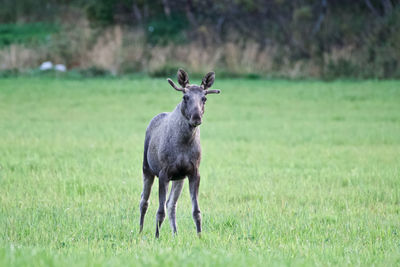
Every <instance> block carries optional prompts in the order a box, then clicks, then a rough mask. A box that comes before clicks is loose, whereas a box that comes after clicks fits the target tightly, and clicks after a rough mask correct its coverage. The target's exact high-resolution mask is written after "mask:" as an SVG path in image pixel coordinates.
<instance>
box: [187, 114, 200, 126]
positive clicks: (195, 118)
mask: <svg viewBox="0 0 400 267" xmlns="http://www.w3.org/2000/svg"><path fill="white" fill-rule="evenodd" d="M190 123H191V124H192V125H193V126H199V125H200V124H201V116H200V114H198V113H195V114H193V115H192V118H191V119H190Z"/></svg>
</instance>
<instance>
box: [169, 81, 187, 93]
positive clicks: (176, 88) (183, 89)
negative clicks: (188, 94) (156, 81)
mask: <svg viewBox="0 0 400 267" xmlns="http://www.w3.org/2000/svg"><path fill="white" fill-rule="evenodd" d="M167 81H168V82H169V84H170V85H171V86H172V87H173V88H174V89H175V90H176V91H181V92H183V93H184V92H185V88H179V87H178V86H176V84H175V83H174V82H173V81H172V80H171V79H170V78H168V79H167Z"/></svg>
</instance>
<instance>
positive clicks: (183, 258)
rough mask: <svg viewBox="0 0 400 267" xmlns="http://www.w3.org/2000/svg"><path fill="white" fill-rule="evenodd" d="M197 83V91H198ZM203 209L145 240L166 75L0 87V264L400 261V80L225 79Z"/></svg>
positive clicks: (169, 97) (206, 142)
mask: <svg viewBox="0 0 400 267" xmlns="http://www.w3.org/2000/svg"><path fill="white" fill-rule="evenodd" d="M193 82H194V81H193ZM215 88H218V89H221V90H222V94H220V95H210V96H209V97H208V98H209V101H208V102H207V105H206V113H205V121H204V124H203V125H202V126H201V135H202V137H201V138H202V146H203V160H202V164H201V168H200V171H201V174H202V180H201V186H200V194H199V201H200V207H201V210H202V214H203V236H202V239H198V238H197V236H196V231H195V227H194V223H193V221H192V218H191V204H190V200H189V192H188V185H187V182H186V183H185V188H184V192H183V194H182V196H181V199H180V200H179V202H178V210H177V221H178V231H179V235H178V236H177V237H176V238H173V237H172V235H171V231H170V228H169V222H168V220H166V222H165V223H164V225H163V228H162V230H161V238H160V240H155V239H154V231H155V229H154V228H155V213H156V209H157V207H158V197H157V192H158V188H157V187H158V186H157V185H155V186H154V187H153V192H152V195H151V200H150V207H149V211H148V213H147V216H146V221H145V228H144V233H143V234H142V235H139V234H138V229H139V228H138V221H139V217H138V216H139V211H138V205H139V199H140V193H141V187H142V178H141V163H142V152H143V140H144V132H145V129H146V126H147V123H148V122H149V121H150V119H151V118H152V117H153V116H155V115H156V114H158V113H160V112H163V111H171V110H172V109H173V108H174V107H175V105H176V104H177V102H178V101H179V100H180V98H181V95H180V93H178V92H176V91H174V90H173V89H172V88H171V87H170V86H169V85H168V83H167V82H166V81H165V79H153V80H151V79H137V80H129V79H121V80H117V79H92V80H71V79H69V80H68V79H59V80H57V79H55V78H14V79H1V80H0V265H1V266H10V265H14V266H15V265H30V266H40V265H42V266H47V265H55V266H71V264H72V265H109V266H118V265H121V266H125V265H137V264H150V265H162V266H181V265H184V266H199V265H201V266H215V265H225V266H226V265H229V266H231V265H232V266H254V265H267V264H268V265H322V266H325V265H340V266H342V265H361V266H365V265H381V266H382V265H399V264H400V82H398V81H363V82H349V81H346V82H344V81H343V82H340V81H338V82H331V83H324V82H317V81H266V80H257V81H255V80H240V79H239V80H232V81H230V80H218V79H217V82H216V85H215Z"/></svg>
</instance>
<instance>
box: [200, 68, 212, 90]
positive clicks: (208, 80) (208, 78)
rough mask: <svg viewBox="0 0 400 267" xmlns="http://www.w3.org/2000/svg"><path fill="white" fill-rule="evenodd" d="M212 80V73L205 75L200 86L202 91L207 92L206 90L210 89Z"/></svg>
mask: <svg viewBox="0 0 400 267" xmlns="http://www.w3.org/2000/svg"><path fill="white" fill-rule="evenodd" d="M214 80H215V73H214V72H213V71H212V72H209V73H207V74H206V76H204V78H203V80H202V81H201V85H200V86H201V87H202V88H203V89H204V90H207V88H210V87H211V86H212V85H213V83H214Z"/></svg>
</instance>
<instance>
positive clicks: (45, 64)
mask: <svg viewBox="0 0 400 267" xmlns="http://www.w3.org/2000/svg"><path fill="white" fill-rule="evenodd" d="M52 68H53V63H51V62H50V61H46V62H43V63H42V64H41V65H40V67H39V69H40V70H51V69H52Z"/></svg>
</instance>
